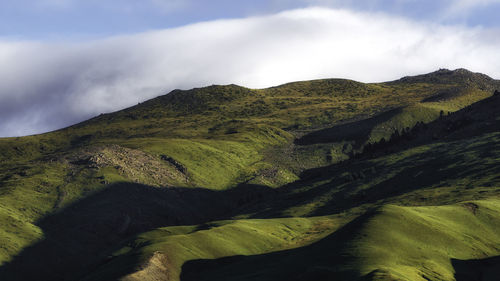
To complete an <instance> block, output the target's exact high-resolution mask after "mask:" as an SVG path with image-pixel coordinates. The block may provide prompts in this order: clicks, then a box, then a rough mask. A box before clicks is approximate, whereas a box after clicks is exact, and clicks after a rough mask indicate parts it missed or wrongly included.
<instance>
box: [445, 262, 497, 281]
mask: <svg viewBox="0 0 500 281" xmlns="http://www.w3.org/2000/svg"><path fill="white" fill-rule="evenodd" d="M451 264H452V265H453V268H454V269H455V279H456V281H497V280H498V279H499V276H500V256H497V257H492V258H487V259H479V260H457V259H452V260H451Z"/></svg>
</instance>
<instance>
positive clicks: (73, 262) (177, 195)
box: [0, 182, 274, 281]
mask: <svg viewBox="0 0 500 281" xmlns="http://www.w3.org/2000/svg"><path fill="white" fill-rule="evenodd" d="M271 193H274V191H273V190H271V189H270V188H267V187H262V186H254V185H253V186H249V185H241V186H238V187H236V188H234V189H231V190H227V191H213V190H208V189H203V188H170V187H169V188H155V187H150V186H146V185H141V184H134V183H125V182H124V183H117V184H113V185H109V186H107V187H106V188H104V189H102V190H100V191H97V192H96V193H94V194H92V195H90V196H88V197H86V198H84V199H81V200H80V201H77V202H75V203H74V204H72V205H70V206H68V207H66V208H64V209H62V210H60V211H58V212H57V213H54V214H51V215H48V216H46V217H44V218H43V219H41V220H39V221H38V222H37V223H36V225H37V226H39V227H40V228H41V229H42V230H43V233H44V238H43V239H42V240H41V241H39V242H37V243H35V244H33V245H32V246H30V247H27V248H25V249H24V250H23V251H22V252H21V253H20V254H19V255H18V256H16V257H15V258H14V259H13V260H12V261H11V262H9V263H6V264H4V265H3V266H2V267H0V280H2V281H8V280H23V281H24V280H39V281H43V280H79V279H81V278H82V277H84V276H85V275H86V274H88V273H89V272H91V271H93V270H94V269H96V268H98V267H99V266H101V265H103V264H106V263H108V262H110V259H111V258H112V256H111V254H112V253H113V252H114V251H116V250H118V249H120V248H122V247H123V246H125V245H126V243H127V241H129V240H130V239H132V238H133V237H134V236H135V235H137V234H139V233H142V232H146V231H149V230H152V229H155V228H158V227H164V226H173V225H193V224H201V223H206V222H210V221H213V220H219V219H226V218H230V217H231V216H233V215H235V214H237V213H238V209H239V208H242V207H244V206H245V205H246V204H252V202H254V201H256V200H260V198H262V197H264V196H271V195H270V194H271ZM137 262H138V257H134V256H130V257H129V259H128V261H127V263H128V264H127V266H123V270H121V271H120V270H117V271H114V272H113V273H112V274H113V275H111V276H109V278H108V279H106V280H114V279H116V278H119V277H120V276H123V275H125V274H127V273H129V272H130V271H133V270H134V269H135V268H136V267H137Z"/></svg>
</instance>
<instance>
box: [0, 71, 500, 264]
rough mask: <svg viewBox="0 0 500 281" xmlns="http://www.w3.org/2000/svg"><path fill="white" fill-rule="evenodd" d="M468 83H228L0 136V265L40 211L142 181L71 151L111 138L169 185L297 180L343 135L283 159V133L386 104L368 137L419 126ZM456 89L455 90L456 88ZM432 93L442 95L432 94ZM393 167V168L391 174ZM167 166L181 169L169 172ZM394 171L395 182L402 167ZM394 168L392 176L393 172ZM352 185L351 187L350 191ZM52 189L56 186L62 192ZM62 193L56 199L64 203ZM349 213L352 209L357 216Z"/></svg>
mask: <svg viewBox="0 0 500 281" xmlns="http://www.w3.org/2000/svg"><path fill="white" fill-rule="evenodd" d="M439 75H441V74H439V73H438V76H439ZM453 75H455V74H452V76H453ZM467 75H468V74H467ZM436 79H437V80H436ZM474 79H475V78H474ZM474 79H472V80H471V79H469V80H467V81H465V82H464V81H462V80H461V79H456V77H455V78H453V77H452V78H449V79H448V78H447V79H443V78H442V77H438V78H435V77H434V76H433V75H430V76H428V77H424V78H422V79H417V80H411V79H410V80H408V79H406V80H405V79H403V80H401V81H397V82H391V83H380V84H362V83H357V82H353V81H348V80H336V79H331V80H317V81H307V82H297V83H291V84H286V85H282V86H279V87H275V88H270V89H264V90H250V89H245V88H241V87H238V86H234V85H230V86H212V87H207V88H201V89H194V90H191V91H175V92H173V93H171V94H169V95H167V96H163V97H159V98H157V99H153V100H151V101H148V102H145V103H142V104H140V105H138V106H136V107H133V108H130V109H126V110H123V111H120V112H117V113H113V114H105V115H101V116H99V117H96V118H94V119H92V120H89V121H87V122H84V123H81V124H78V125H75V126H72V127H70V128H67V129H64V130H60V131H57V132H53V133H48V134H44V135H39V136H31V137H23V138H8V139H0V148H1V149H0V159H1V163H2V169H1V170H0V179H1V181H0V188H1V190H0V194H1V196H0V218H1V219H0V223H1V225H2V226H3V227H2V231H1V232H0V245H2V248H0V262H2V261H8V260H10V259H11V258H12V256H14V255H15V254H16V253H18V252H19V251H20V250H21V249H22V248H24V247H26V246H27V245H29V244H31V243H34V242H35V241H36V240H37V239H40V238H42V237H43V233H42V231H41V230H40V228H38V227H37V226H36V222H37V220H40V219H41V218H43V217H44V216H46V215H47V214H49V213H52V212H54V211H56V210H59V209H60V208H61V207H64V206H67V205H70V204H72V202H75V200H79V199H81V198H85V197H86V196H88V194H91V193H92V192H94V190H99V189H102V188H103V187H105V186H106V185H107V184H112V183H116V182H120V181H139V182H141V181H143V179H144V175H142V176H131V175H130V174H123V173H122V172H120V170H119V169H115V168H114V167H99V168H98V169H88V168H87V167H85V166H78V167H76V168H75V167H74V165H72V164H68V162H67V161H62V160H61V158H65V157H66V156H67V155H68V154H71V153H73V152H75V151H77V150H76V149H80V148H86V147H96V146H102V145H109V144H119V145H120V146H123V147H127V148H131V149H137V150H138V151H144V152H146V153H147V154H148V155H151V156H152V157H156V158H160V156H161V155H167V156H170V157H172V158H174V159H175V160H176V161H177V162H179V163H180V164H182V165H183V166H184V167H186V168H187V171H188V177H189V181H188V182H185V183H182V182H178V181H173V182H167V183H169V184H170V185H172V184H174V185H175V186H186V187H193V186H196V187H205V188H211V189H226V188H229V187H232V186H235V185H236V184H237V183H241V182H246V181H248V182H251V183H256V184H264V185H268V186H279V185H282V184H285V183H288V182H291V181H293V180H295V179H296V178H297V175H298V173H300V172H301V171H303V170H304V169H308V168H314V167H318V166H322V165H327V164H328V163H329V161H330V160H325V157H324V156H325V152H329V153H331V152H332V151H334V153H333V154H336V153H337V154H339V155H340V156H339V159H342V158H343V157H344V156H341V155H344V154H345V153H344V152H342V151H341V152H335V151H336V150H335V149H336V148H338V147H339V146H343V145H345V142H343V141H342V142H338V143H333V144H327V145H325V146H323V147H319V149H318V146H314V145H311V146H302V147H301V148H299V149H297V148H296V147H295V146H292V150H294V151H293V152H292V153H290V154H291V155H292V156H294V157H295V156H298V157H297V158H295V159H290V158H287V157H281V156H287V155H285V154H282V153H281V152H282V151H283V149H285V151H287V150H289V149H290V148H289V143H290V141H291V140H292V139H293V135H292V134H290V131H291V132H294V133H295V134H299V135H300V134H303V133H307V132H311V131H314V130H317V129H319V128H325V127H327V126H331V124H339V123H345V122H348V121H353V120H360V119H363V118H367V117H373V116H376V115H377V114H379V113H380V112H384V111H386V110H388V109H397V111H398V114H396V115H394V116H393V117H392V118H390V119H389V120H386V121H385V122H383V123H377V124H375V126H374V127H368V128H367V129H368V132H369V133H370V136H371V137H370V140H372V141H373V140H377V139H378V138H380V137H383V136H387V135H390V134H391V133H392V132H393V130H395V129H401V128H405V127H408V126H412V124H414V123H416V122H417V121H430V120H433V119H435V118H437V117H438V116H439V111H441V110H443V111H454V110H457V109H459V108H461V107H463V106H466V105H468V104H470V103H472V102H474V101H476V100H479V99H482V98H484V97H486V96H488V95H490V94H491V87H492V86H491V85H490V84H488V83H489V82H488V83H486V82H484V81H483V80H482V78H481V79H479V80H478V81H479V82H477V81H475V80H474ZM457 88H460V90H459V91H456V89H457ZM441 93H453V94H452V95H450V94H447V95H441ZM436 96H439V98H438V99H436V98H434V99H432V98H433V97H436ZM429 99H430V100H429ZM103 126H105V128H106V130H103ZM348 141H349V140H348ZM276 147H280V148H279V149H276ZM297 151H298V152H297ZM318 151H319V152H318ZM287 153H288V152H287ZM472 157H476V155H472ZM283 159H284V160H285V161H283ZM474 159H475V158H474ZM297 160H298V161H297ZM378 161H385V160H383V159H382V160H378ZM492 161H493V160H492ZM399 164H400V163H399ZM399 164H394V165H393V167H394V168H395V169H396V170H397V167H398V165H399ZM362 165H364V164H362ZM275 167H278V171H277V173H274V172H273V173H271V174H273V175H274V176H271V178H269V176H266V175H265V174H266V173H267V172H268V171H272V170H273V169H275ZM297 167H299V168H297ZM367 167H368V166H367ZM376 167H377V169H379V167H380V169H384V168H383V167H386V166H385V164H383V162H379V163H378V164H377V165H376ZM410 167H411V165H409V166H407V168H410ZM166 169H167V170H168V169H170V172H172V173H174V172H178V171H175V169H174V168H172V167H170V168H166ZM363 169H364V168H363ZM399 171H400V172H399V173H400V174H401V177H402V179H401V181H402V182H403V181H404V179H403V177H404V176H405V175H406V172H405V171H402V170H399ZM356 172H359V171H358V170H356ZM345 173H347V174H348V173H352V171H350V170H347V171H344V172H343V174H341V177H340V178H343V177H344V176H346V175H347V174H345ZM397 173H398V172H395V171H392V172H390V173H389V175H392V176H393V177H396V178H397V176H396V175H397ZM140 175H141V174H140ZM276 175H279V176H276ZM490 175H491V174H490ZM273 177H274V178H273ZM387 177H390V176H386V178H385V179H382V178H380V179H379V182H383V181H384V180H388V178H387ZM471 179H472V178H471ZM462 180H463V181H468V182H470V181H471V180H469V179H468V178H467V179H458V180H457V181H462ZM329 181H331V179H330V180H329ZM344 181H345V180H344ZM103 182H104V183H103ZM300 184H302V183H300ZM358 185H360V184H359V182H358V183H350V184H348V185H347V186H345V185H343V184H340V185H338V186H337V188H333V189H332V188H331V187H328V188H325V189H331V190H333V193H332V192H331V191H329V192H326V193H323V192H321V193H319V194H320V196H317V194H316V193H315V191H313V192H312V195H313V196H312V197H311V195H310V194H308V193H304V194H305V195H304V196H305V197H304V201H305V202H302V201H301V200H299V201H293V200H292V203H291V204H292V205H293V206H288V207H287V208H285V209H284V210H280V213H281V214H286V215H305V214H313V213H315V212H317V213H328V212H330V211H336V209H335V208H333V210H332V209H331V208H329V207H325V206H326V205H327V203H328V202H334V201H332V200H331V198H332V194H335V192H336V191H338V190H340V189H342V188H346V190H354V191H353V192H351V193H352V194H358V193H359V192H358V187H357V186H358ZM311 186H313V187H315V186H322V184H321V183H319V182H317V183H314V184H312V185H309V184H305V185H304V186H303V187H301V188H299V189H297V190H296V191H295V193H296V194H301V192H302V191H304V192H306V191H308V190H314V188H312V189H311ZM323 186H324V184H323ZM353 186H356V188H355V189H353ZM360 186H361V187H360V188H361V189H365V188H366V185H363V184H361V185H360ZM61 187H62V189H63V190H64V192H61V191H60V189H61ZM454 190H455V189H454ZM450 192H452V191H450ZM61 194H63V195H64V196H63V199H64V200H63V201H62V202H60V201H61ZM450 194H452V193H450ZM291 196H293V192H292V195H291ZM361 196H366V194H365V195H363V194H361ZM406 200H408V201H411V200H413V199H412V198H407V199H406ZM437 203H440V202H437ZM351 212H352V213H354V214H357V213H358V212H359V211H357V210H354V211H351ZM199 257H203V256H199Z"/></svg>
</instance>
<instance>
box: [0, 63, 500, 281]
mask: <svg viewBox="0 0 500 281" xmlns="http://www.w3.org/2000/svg"><path fill="white" fill-rule="evenodd" d="M498 91H500V81H498V80H494V79H492V78H490V77H488V76H486V75H483V74H479V73H473V72H470V71H467V70H464V69H458V70H453V71H451V70H443V69H442V70H438V71H436V72H433V73H429V74H425V75H419V76H413V77H405V78H402V79H400V80H396V81H391V82H386V83H369V84H365V83H360V82H356V81H351V80H343V79H324V80H314V81H302V82H294V83H288V84H284V85H280V86H277V87H272V88H267V89H248V88H244V87H240V86H237V85H225V86H218V85H214V86H209V87H205V88H196V89H192V90H187V91H182V90H175V91H172V92H171V93H168V94H166V95H163V96H159V97H157V98H155V99H152V100H149V101H146V102H143V103H140V104H138V105H136V106H134V107H131V108H127V109H124V110H121V111H118V112H114V113H109V114H101V115H99V116H97V117H95V118H92V119H90V120H88V121H85V122H82V123H79V124H76V125H74V126H71V127H68V128H65V129H61V130H58V131H54V132H49V133H46V134H41V135H35V136H26V137H19V138H3V139H0V226H1V227H0V280H127V281H129V280H183V281H184V280H216V279H219V280H458V281H464V280H496V279H495V278H496V276H497V273H498V266H497V265H500V264H499V259H498V256H500V240H499V238H498V237H497V236H498V235H496V233H498V231H499V230H500V229H499V225H500V223H499V222H500V203H499V199H498V198H499V197H498V196H499V194H500V168H499V167H500V165H498V161H499V159H500V149H499V147H500V132H499V129H500V116H499V113H498V111H497V108H498V107H499V106H500V95H499V92H498ZM474 278H475V279H474ZM480 278H482V279H480Z"/></svg>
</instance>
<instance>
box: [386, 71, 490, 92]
mask: <svg viewBox="0 0 500 281" xmlns="http://www.w3.org/2000/svg"><path fill="white" fill-rule="evenodd" d="M395 82H396V83H433V84H435V83H437V84H450V83H456V84H459V85H460V86H472V87H477V88H479V89H481V90H490V91H491V90H494V89H495V88H498V87H500V82H499V81H497V80H495V79H493V78H491V77H489V76H488V75H485V74H482V73H477V72H472V71H470V70H467V69H464V68H459V69H456V70H449V69H445V68H442V69H439V70H437V71H434V72H431V73H428V74H423V75H416V76H405V77H403V78H401V79H399V80H396V81H395Z"/></svg>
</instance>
